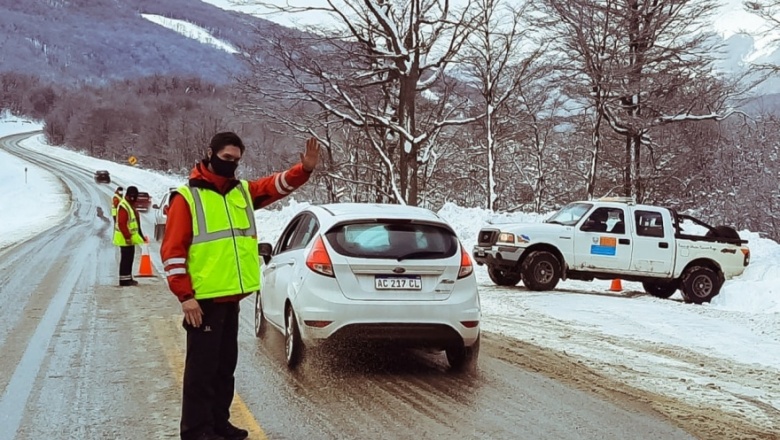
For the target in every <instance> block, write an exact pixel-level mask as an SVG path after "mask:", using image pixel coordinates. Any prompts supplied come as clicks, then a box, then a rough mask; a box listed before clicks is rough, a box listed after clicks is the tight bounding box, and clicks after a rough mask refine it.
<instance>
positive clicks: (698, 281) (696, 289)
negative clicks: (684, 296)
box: [693, 275, 712, 298]
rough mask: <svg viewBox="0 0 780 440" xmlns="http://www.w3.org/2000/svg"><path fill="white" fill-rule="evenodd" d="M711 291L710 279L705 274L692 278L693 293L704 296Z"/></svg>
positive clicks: (700, 296)
mask: <svg viewBox="0 0 780 440" xmlns="http://www.w3.org/2000/svg"><path fill="white" fill-rule="evenodd" d="M710 293H712V280H711V279H710V277H708V276H706V275H699V276H697V277H696V278H694V279H693V294H694V295H696V296H698V297H699V298H706V297H708V296H709V295H710Z"/></svg>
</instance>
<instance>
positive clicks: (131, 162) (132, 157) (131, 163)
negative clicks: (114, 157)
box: [127, 156, 138, 165]
mask: <svg viewBox="0 0 780 440" xmlns="http://www.w3.org/2000/svg"><path fill="white" fill-rule="evenodd" d="M127 161H128V162H130V165H135V164H137V163H138V159H136V158H135V156H130V159H127Z"/></svg>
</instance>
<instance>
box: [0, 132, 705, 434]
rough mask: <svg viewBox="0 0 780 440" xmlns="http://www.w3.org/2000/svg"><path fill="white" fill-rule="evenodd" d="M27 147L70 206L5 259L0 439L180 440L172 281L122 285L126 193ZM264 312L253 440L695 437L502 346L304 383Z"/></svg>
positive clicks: (342, 368)
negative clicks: (472, 368) (117, 224)
mask: <svg viewBox="0 0 780 440" xmlns="http://www.w3.org/2000/svg"><path fill="white" fill-rule="evenodd" d="M24 137H25V136H15V137H9V138H5V139H3V140H0V142H1V143H2V148H4V149H6V150H7V151H9V152H11V153H13V154H17V155H20V156H23V157H25V158H26V159H27V160H30V161H31V162H33V163H36V164H38V165H40V166H42V167H45V168H47V169H49V170H51V171H52V172H54V173H55V174H56V175H58V176H59V177H60V178H61V179H62V180H63V184H64V185H66V186H67V187H68V188H69V189H70V191H71V193H72V206H71V210H70V211H69V214H68V216H67V217H66V218H65V219H64V220H63V222H62V223H61V224H59V225H56V226H54V227H53V228H52V229H50V230H48V231H46V232H45V233H43V234H41V235H40V236H38V237H36V238H34V239H32V240H29V241H27V242H24V243H22V244H20V245H17V246H16V247H13V248H10V249H5V250H2V251H0V304H2V305H1V306H0V353H2V356H1V357H0V391H1V392H2V394H0V439H2V440H5V439H38V438H50V439H139V438H150V439H163V438H177V437H178V435H177V429H178V411H179V407H180V393H181V390H180V381H181V365H182V360H183V346H184V336H183V335H184V334H183V330H182V328H181V326H180V324H181V318H180V314H179V306H178V303H177V301H176V300H175V299H174V297H173V296H172V295H171V294H170V293H168V291H167V288H166V286H165V282H164V279H162V278H161V277H159V275H158V277H156V278H142V279H139V281H140V282H141V285H140V286H138V287H135V288H124V289H122V288H119V287H117V286H116V284H117V276H116V273H117V264H118V255H117V254H118V252H117V251H116V250H115V248H114V247H113V246H112V245H111V241H110V233H111V224H110V220H106V219H105V218H100V217H98V215H97V208H98V207H102V208H103V209H107V208H108V203H109V200H110V194H111V192H112V189H113V187H114V186H113V185H110V186H106V185H97V184H94V183H93V181H92V171H93V170H87V169H83V168H80V167H79V166H77V165H74V164H72V163H68V162H65V161H61V160H57V159H52V158H47V157H45V156H42V155H40V154H37V153H31V152H29V151H25V150H23V149H20V148H19V147H18V146H17V143H18V141H19V140H20V139H23V138H24ZM118 183H121V184H125V185H128V184H132V183H134V182H118ZM106 212H107V211H106ZM143 216H144V217H145V219H144V224H143V227H144V229H145V231H146V232H147V234H149V232H151V231H152V228H151V224H150V220H151V213H150V214H145V215H143ZM109 219H110V217H109ZM151 248H152V249H151V255H152V257H153V260H154V262H155V273H156V274H159V269H160V263H159V254H158V252H159V249H158V245H157V244H153V245H152V246H151ZM137 255H138V254H137ZM138 259H139V257H138V256H137V257H136V267H137V263H138ZM252 301H253V300H250V299H247V300H245V301H244V302H243V303H242V308H243V309H242V312H241V319H242V320H241V332H240V359H239V367H238V371H237V397H236V400H235V401H234V407H233V411H232V414H233V422H234V423H235V424H237V425H242V426H245V427H248V428H250V429H251V431H252V435H251V437H250V438H253V439H262V438H269V439H307V440H313V439H380V438H381V439H437V438H452V437H456V438H479V439H488V438H490V439H518V438H534V439H612V438H620V439H623V438H632V439H640V438H647V439H657V438H663V439H683V438H693V437H692V436H690V435H689V434H687V433H685V432H684V431H682V430H680V429H679V428H677V427H675V426H673V425H671V424H670V423H669V422H668V421H666V420H664V419H662V418H661V417H660V416H658V415H655V414H653V413H652V412H651V411H650V410H649V409H648V408H647V407H646V406H645V405H643V404H641V403H640V402H638V401H634V400H633V399H632V398H631V397H628V396H625V395H623V396H619V397H615V396H613V397H612V398H611V401H609V400H607V399H606V398H604V397H603V396H599V395H596V394H595V393H591V392H587V391H583V390H581V389H575V388H573V387H571V386H569V385H566V384H563V383H561V382H557V381H555V380H552V379H550V378H548V377H547V376H545V375H542V374H540V373H536V372H533V371H532V370H531V369H527V368H524V367H521V366H519V365H518V363H517V362H513V361H512V358H511V356H504V355H502V353H504V352H508V351H511V347H509V346H508V345H507V341H505V340H503V339H501V338H498V337H491V336H490V335H486V339H485V341H484V342H483V348H482V349H483V354H482V356H481V358H480V371H479V372H478V373H477V374H475V375H457V374H452V373H450V372H448V371H447V370H446V368H445V365H446V362H445V361H444V358H443V356H441V355H439V354H430V353H420V352H415V351H389V352H372V351H366V350H357V349H335V350H329V351H326V352H320V353H314V354H313V355H312V356H311V357H309V358H308V359H307V360H306V362H305V364H304V365H303V366H302V369H301V370H300V371H297V372H295V373H290V372H288V371H287V370H286V369H285V367H284V362H283V347H282V340H281V336H280V335H279V334H278V333H276V332H275V331H274V330H271V331H270V334H269V336H268V337H267V338H266V339H265V340H263V341H259V340H258V339H256V338H255V337H254V334H253V330H252V327H253V325H252V319H253V316H252V313H253V310H252V309H253V307H252V306H253V304H252ZM526 361H528V360H527V359H526ZM540 362H544V360H542V359H540ZM580 388H582V387H580Z"/></svg>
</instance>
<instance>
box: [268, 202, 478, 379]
mask: <svg viewBox="0 0 780 440" xmlns="http://www.w3.org/2000/svg"><path fill="white" fill-rule="evenodd" d="M258 248H259V252H260V255H261V256H262V257H263V260H264V263H265V264H263V269H262V275H263V286H262V290H261V292H258V294H257V297H256V299H255V333H256V335H257V336H258V337H262V336H263V335H264V333H265V332H266V330H267V326H268V324H269V323H270V324H271V325H272V326H273V327H275V328H277V330H279V331H280V332H282V334H283V335H284V339H285V353H286V358H287V365H288V366H289V367H290V368H294V367H295V366H296V365H297V364H298V363H299V361H300V360H301V358H302V356H303V350H304V347H305V346H306V347H311V346H315V345H317V344H319V343H321V342H322V341H324V340H334V339H341V338H343V339H344V340H358V341H387V342H393V343H401V344H404V345H408V346H413V347H418V348H430V349H436V350H444V351H445V353H446V356H447V360H448V362H449V364H450V367H451V368H452V369H455V370H466V369H467V370H473V369H474V368H475V367H476V364H477V358H478V355H479V340H480V326H479V324H480V322H479V321H480V316H481V310H480V302H479V293H478V291H477V282H476V279H475V277H474V274H473V272H474V269H473V265H472V262H471V258H470V257H469V253H468V251H467V250H466V249H464V248H463V246H462V245H461V243H460V242H459V240H458V238H457V235H456V234H455V232H454V231H453V229H452V227H451V226H450V225H449V224H448V223H447V222H446V221H445V220H443V219H442V218H440V217H439V216H437V215H436V214H435V213H433V212H432V211H429V210H427V209H423V208H417V207H410V206H401V205H383V204H360V203H339V204H328V205H316V206H311V207H309V208H308V209H306V210H304V211H302V212H300V213H299V214H298V215H296V216H295V217H294V218H293V219H292V220H290V222H289V223H288V224H287V226H286V228H285V229H284V231H283V232H282V234H281V236H280V237H279V240H278V242H277V243H276V246H272V245H271V244H269V243H261V244H260V245H259V246H258Z"/></svg>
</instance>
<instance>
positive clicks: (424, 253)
mask: <svg viewBox="0 0 780 440" xmlns="http://www.w3.org/2000/svg"><path fill="white" fill-rule="evenodd" d="M430 255H441V252H437V251H415V252H410V253H408V254H405V255H401V256H400V257H397V260H398V261H401V260H406V259H407V258H412V257H427V256H430Z"/></svg>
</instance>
